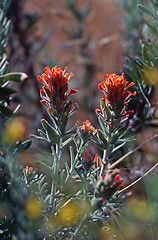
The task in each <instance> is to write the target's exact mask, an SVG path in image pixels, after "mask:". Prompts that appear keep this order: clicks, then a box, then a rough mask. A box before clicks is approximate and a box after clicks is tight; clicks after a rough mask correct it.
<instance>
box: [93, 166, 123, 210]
mask: <svg viewBox="0 0 158 240" xmlns="http://www.w3.org/2000/svg"><path fill="white" fill-rule="evenodd" d="M119 173H120V171H119V169H114V170H113V171H107V172H106V175H105V176H101V177H100V178H99V179H98V181H97V183H96V186H95V192H94V198H93V201H92V204H94V207H96V203H97V204H98V205H97V206H98V207H99V208H101V207H102V206H104V205H105V204H106V203H107V202H109V201H110V199H111V198H112V196H113V194H114V193H115V192H116V191H117V190H119V189H120V188H122V186H121V184H122V182H123V178H121V176H120V174H119Z"/></svg>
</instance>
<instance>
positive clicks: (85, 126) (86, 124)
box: [79, 120, 95, 133]
mask: <svg viewBox="0 0 158 240" xmlns="http://www.w3.org/2000/svg"><path fill="white" fill-rule="evenodd" d="M79 129H80V130H82V132H83V133H88V132H91V131H92V132H93V131H94V130H95V128H94V127H93V126H92V125H91V122H90V121H88V120H86V122H83V125H82V126H80V127H79Z"/></svg>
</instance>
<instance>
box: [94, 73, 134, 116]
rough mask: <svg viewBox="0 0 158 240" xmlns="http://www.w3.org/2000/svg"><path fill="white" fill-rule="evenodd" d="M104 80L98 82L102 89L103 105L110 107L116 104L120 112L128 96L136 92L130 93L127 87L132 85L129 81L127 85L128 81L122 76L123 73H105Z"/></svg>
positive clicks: (127, 100) (126, 102)
mask: <svg viewBox="0 0 158 240" xmlns="http://www.w3.org/2000/svg"><path fill="white" fill-rule="evenodd" d="M104 77H105V81H103V82H102V83H100V84H98V88H99V90H102V91H103V93H104V95H105V105H106V107H111V108H112V109H113V108H114V107H115V106H117V107H119V108H120V112H121V110H122V108H123V106H124V105H127V104H128V102H129V98H130V97H131V96H132V95H133V96H134V95H136V92H134V93H131V92H130V91H127V89H128V88H129V87H131V86H133V85H135V84H134V83H133V82H131V83H130V84H129V85H128V82H127V81H126V79H125V78H124V73H122V75H121V76H119V75H116V74H111V75H109V74H106V75H105V76H104Z"/></svg>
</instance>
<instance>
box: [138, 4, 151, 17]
mask: <svg viewBox="0 0 158 240" xmlns="http://www.w3.org/2000/svg"><path fill="white" fill-rule="evenodd" d="M137 7H138V9H139V10H140V11H141V12H142V13H144V14H147V15H149V16H151V17H155V15H154V14H153V13H152V12H151V11H150V10H149V9H148V8H146V7H144V6H143V5H141V4H138V5H137Z"/></svg>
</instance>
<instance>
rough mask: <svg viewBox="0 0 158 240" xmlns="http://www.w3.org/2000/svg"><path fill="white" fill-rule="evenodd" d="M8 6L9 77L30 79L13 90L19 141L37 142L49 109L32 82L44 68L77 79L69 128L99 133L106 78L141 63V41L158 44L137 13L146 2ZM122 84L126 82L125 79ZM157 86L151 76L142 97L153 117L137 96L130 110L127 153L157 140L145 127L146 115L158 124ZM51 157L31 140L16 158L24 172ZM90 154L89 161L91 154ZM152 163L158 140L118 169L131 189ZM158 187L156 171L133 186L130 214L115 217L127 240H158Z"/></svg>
mask: <svg viewBox="0 0 158 240" xmlns="http://www.w3.org/2000/svg"><path fill="white" fill-rule="evenodd" d="M8 2H10V4H11V5H10V6H9V7H8V10H7V15H8V18H9V19H10V20H11V27H10V34H9V44H8V46H7V53H8V60H9V62H10V72H12V71H18V72H24V73H26V74H27V75H28V79H27V80H25V81H24V82H23V83H21V84H19V85H18V86H17V85H16V84H13V87H14V88H16V89H17V94H16V95H14V96H13V104H12V106H11V107H12V108H13V109H14V108H15V106H17V105H18V104H20V105H21V107H20V109H19V112H18V119H20V121H21V123H22V125H21V129H22V132H23V133H24V134H23V135H24V136H23V140H24V139H28V138H29V136H30V134H37V129H38V128H41V124H40V120H41V119H42V118H45V119H47V120H48V121H49V119H48V116H47V114H46V109H45V108H44V107H43V106H42V104H41V103H40V100H41V99H40V94H39V93H40V88H41V84H40V83H39V82H38V80H37V76H38V75H41V74H42V73H43V72H44V67H46V66H49V67H50V68H53V67H54V66H56V65H57V66H58V67H62V68H63V69H64V67H65V66H68V70H67V72H68V73H71V72H73V73H74V77H73V78H72V79H71V80H70V89H78V93H77V94H75V96H73V97H72V100H73V101H74V102H77V103H78V105H79V110H78V111H76V113H75V114H74V115H73V117H72V118H71V120H70V123H69V126H68V127H72V126H73V125H74V124H75V123H76V122H77V121H78V122H79V125H82V122H83V121H86V120H87V119H89V120H90V121H91V122H92V125H93V126H94V127H95V128H97V125H98V123H97V118H96V115H95V109H96V108H98V107H99V100H100V98H101V96H102V95H101V93H100V91H99V90H98V83H99V82H102V81H103V80H104V75H105V74H107V73H108V74H111V73H116V74H121V73H122V72H123V71H124V69H125V70H127V68H126V67H125V65H126V64H127V63H126V57H129V56H137V55H138V56H140V55H141V53H140V52H141V50H140V46H139V42H140V41H139V40H140V39H141V40H143V41H147V40H148V38H150V39H151V40H152V41H155V42H156V41H157V40H155V36H151V34H149V31H148V29H147V27H146V24H145V21H146V20H148V19H149V16H147V17H144V16H143V14H141V12H138V9H137V4H138V3H146V4H147V6H148V3H149V1H147V0H144V1H143V0H142V1H141V0H139V1H138V0H129V1H127V0H115V1H114V0H113V1H112V0H97V1H94V0H62V1H59V0H40V1H39V0H12V1H8ZM8 5H9V4H8ZM133 72H134V71H133ZM135 72H136V70H135ZM127 73H128V72H127ZM127 76H128V78H129V79H130V76H129V75H128V74H127ZM132 77H133V76H132ZM132 81H134V80H132ZM157 83H158V82H157V75H156V81H155V82H154V84H153V86H152V87H151V88H150V86H148V85H150V84H149V83H148V84H147V86H145V87H144V89H143V91H144V92H145V91H146V92H145V93H146V95H147V97H148V100H149V101H150V103H151V105H152V106H154V109H153V108H151V106H150V105H149V104H147V103H146V101H144V98H143V96H142V93H138V94H137V96H136V98H135V100H134V102H133V103H131V109H134V111H135V113H136V115H135V118H134V120H133V122H132V120H131V123H132V124H133V125H132V126H133V128H134V130H133V132H134V133H135V134H137V135H136V137H137V143H136V142H134V143H133V145H132V144H131V145H129V147H130V148H131V149H132V148H134V147H135V146H136V145H139V144H141V143H143V142H144V141H145V140H146V139H148V138H150V137H151V136H153V135H154V134H155V133H157V129H156V128H151V122H150V124H149V125H148V127H147V125H143V124H144V123H145V121H146V117H147V116H148V115H150V116H152V114H149V113H151V112H152V111H153V112H154V111H155V116H156V117H157V116H158V111H157V109H156V108H157V105H158V100H157V86H158V84H157ZM144 85H145V84H144ZM149 90H150V91H149ZM145 108H147V110H148V111H147V113H144V112H143V110H144V109H145ZM156 117H155V118H154V119H153V118H152V117H150V120H152V123H153V126H156V125H154V123H155V122H154V121H155V119H156ZM148 120H149V119H148ZM16 127H17V128H19V122H18V123H16V124H15V125H13V126H12V129H14V131H15V129H16ZM24 128H25V130H23V129H24ZM16 132H17V131H16ZM126 146H127V145H126ZM92 148H93V147H92ZM48 149H49V146H48V144H46V143H45V142H42V141H39V140H36V139H34V140H33V145H32V147H31V148H30V150H29V151H27V152H26V153H24V154H23V155H20V156H19V159H20V161H21V164H22V165H23V166H27V165H28V166H32V162H33V161H34V160H36V156H35V154H34V152H36V153H40V152H42V151H43V150H44V151H46V150H48ZM91 151H92V152H93V153H94V152H95V149H91ZM126 151H127V149H124V152H126ZM157 156H158V148H157V141H156V140H155V141H152V142H151V143H149V144H147V145H145V146H143V148H141V150H139V151H137V152H135V154H134V155H132V157H130V159H128V160H129V161H128V162H127V163H125V164H122V165H121V167H122V168H124V169H126V170H127V171H128V178H129V179H128V181H129V182H132V181H134V180H135V179H137V178H138V177H140V176H142V175H143V174H144V172H146V171H147V170H148V169H149V168H150V167H151V166H153V165H154V164H155V163H156V162H157ZM42 157H43V156H42ZM125 175H126V173H125ZM125 177H126V178H127V176H125ZM157 180H158V179H157V170H156V169H155V171H154V174H152V177H148V178H145V180H144V182H143V181H142V182H141V183H139V184H137V186H136V187H135V188H134V189H133V191H135V195H132V198H130V201H129V208H128V210H127V209H125V213H123V214H125V221H124V219H123V218H122V217H120V215H119V213H118V216H119V217H120V219H119V220H118V221H120V224H121V225H122V226H124V228H126V233H127V234H128V233H130V236H131V238H126V239H150V238H151V236H152V238H151V239H156V233H157V229H156V228H157V226H156V224H157V222H158V217H157V202H158V195H157V190H156V189H157ZM152 189H153V191H152ZM133 196H134V197H133ZM151 212H152V213H151ZM153 212H154V213H155V214H153ZM123 214H122V215H123ZM150 214H151V216H152V217H150ZM127 219H128V221H129V222H130V221H131V225H128V224H127V222H128V221H127ZM146 226H148V228H146ZM120 229H121V228H120ZM140 229H141V231H140ZM119 231H120V232H119V234H120V238H119V239H125V238H124V236H123V235H122V232H121V230H119ZM132 234H133V235H132Z"/></svg>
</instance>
